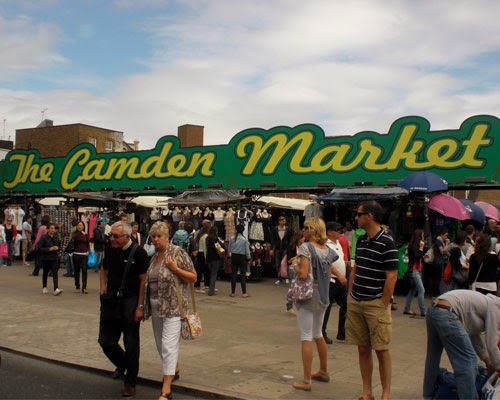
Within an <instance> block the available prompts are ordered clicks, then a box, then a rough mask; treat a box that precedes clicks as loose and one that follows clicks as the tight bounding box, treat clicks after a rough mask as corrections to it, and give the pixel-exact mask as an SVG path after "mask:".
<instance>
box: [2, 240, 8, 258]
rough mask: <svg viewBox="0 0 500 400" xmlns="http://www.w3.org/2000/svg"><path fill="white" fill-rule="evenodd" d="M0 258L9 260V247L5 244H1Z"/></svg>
mask: <svg viewBox="0 0 500 400" xmlns="http://www.w3.org/2000/svg"><path fill="white" fill-rule="evenodd" d="M0 257H2V258H9V246H8V245H7V243H5V242H4V243H2V244H0Z"/></svg>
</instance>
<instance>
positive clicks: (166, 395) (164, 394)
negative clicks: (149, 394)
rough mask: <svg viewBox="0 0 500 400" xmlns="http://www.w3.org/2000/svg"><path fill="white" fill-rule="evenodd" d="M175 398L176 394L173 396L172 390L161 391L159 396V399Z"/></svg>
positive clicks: (168, 399) (169, 399) (170, 399)
mask: <svg viewBox="0 0 500 400" xmlns="http://www.w3.org/2000/svg"><path fill="white" fill-rule="evenodd" d="M173 398H174V396H172V392H170V393H163V392H161V393H160V397H159V398H158V400H162V399H166V400H172V399H173Z"/></svg>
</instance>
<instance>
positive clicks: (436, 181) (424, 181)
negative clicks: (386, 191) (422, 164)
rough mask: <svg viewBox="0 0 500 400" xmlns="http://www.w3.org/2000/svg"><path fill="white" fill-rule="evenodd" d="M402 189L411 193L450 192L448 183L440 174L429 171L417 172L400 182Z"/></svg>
mask: <svg viewBox="0 0 500 400" xmlns="http://www.w3.org/2000/svg"><path fill="white" fill-rule="evenodd" d="M398 186H399V187H402V188H404V189H406V190H408V191H409V192H424V193H431V192H442V191H445V190H448V182H446V181H445V180H444V179H443V178H441V177H440V176H439V175H438V174H435V173H433V172H427V171H417V172H413V173H412V174H410V175H408V176H407V177H406V178H404V179H402V180H401V181H400V182H399V185H398Z"/></svg>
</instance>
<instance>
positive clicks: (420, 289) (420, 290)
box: [405, 270, 425, 315]
mask: <svg viewBox="0 0 500 400" xmlns="http://www.w3.org/2000/svg"><path fill="white" fill-rule="evenodd" d="M412 276H413V282H415V284H414V285H413V287H411V288H410V291H409V292H408V294H407V295H406V304H405V311H410V309H411V302H412V301H413V297H414V296H415V292H417V297H418V307H419V308H420V314H421V315H424V314H425V303H424V293H425V289H424V284H423V283H422V275H421V273H420V272H418V271H415V270H413V271H412Z"/></svg>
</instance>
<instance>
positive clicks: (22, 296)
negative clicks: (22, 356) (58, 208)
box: [0, 262, 446, 399]
mask: <svg viewBox="0 0 500 400" xmlns="http://www.w3.org/2000/svg"><path fill="white" fill-rule="evenodd" d="M29 272H31V267H26V266H22V265H21V263H20V262H16V263H15V264H14V266H13V267H0V293H1V305H2V307H1V308H0V348H8V349H12V350H16V351H20V352H24V353H28V354H32V355H35V356H38V357H44V358H47V359H51V360H58V361H61V362H65V363H70V364H77V365H82V366H85V367H90V368H96V369H99V370H109V371H111V370H112V369H113V368H114V367H113V366H112V365H111V364H110V363H109V361H108V360H107V359H106V357H105V356H104V355H103V353H102V352H101V349H100V346H99V345H98V343H97V333H98V321H99V296H98V287H99V283H98V282H99V277H98V275H99V274H97V273H94V272H92V271H90V272H89V283H88V289H89V294H88V295H84V294H81V293H75V292H74V290H73V287H74V283H73V279H72V278H66V277H63V276H62V274H63V273H64V269H62V270H61V271H60V272H59V275H60V277H59V281H60V287H61V288H62V289H64V293H63V294H61V295H60V296H58V297H55V296H53V295H52V290H51V287H52V281H51V280H50V279H51V278H49V285H48V286H49V294H42V287H41V276H40V277H32V276H28V274H29ZM217 288H218V292H217V294H216V295H215V296H213V297H208V296H206V295H204V294H196V300H197V307H198V312H199V313H200V315H201V319H202V323H203V331H204V333H203V336H202V337H201V338H199V339H197V340H195V341H191V342H186V341H182V343H181V350H180V366H181V379H180V380H179V381H177V382H176V383H177V386H179V387H185V388H187V389H192V390H199V391H202V392H207V393H213V394H215V395H219V396H221V397H226V398H240V399H357V398H358V397H359V395H360V394H361V389H362V388H361V378H360V374H359V368H358V356H357V350H356V347H355V346H350V345H347V344H344V343H336V342H334V343H333V344H332V345H329V346H328V349H329V354H328V363H329V364H328V366H329V369H330V374H331V378H332V379H331V381H330V383H322V382H313V388H312V391H311V392H303V391H296V390H294V389H293V388H292V386H291V384H292V383H293V382H294V380H300V379H301V378H302V362H301V356H300V341H299V333H298V328H297V324H296V320H295V317H294V316H292V315H290V314H288V313H286V312H285V292H286V287H285V285H274V280H271V279H268V280H264V281H261V282H254V283H249V284H248V292H249V293H250V294H251V297H250V298H247V299H244V298H242V297H241V292H240V287H238V288H237V297H235V298H231V297H229V293H230V283H229V282H226V281H220V282H218V283H217ZM397 300H398V303H399V309H398V310H397V311H394V312H393V317H394V322H393V341H392V344H391V353H392V360H393V383H392V388H393V389H392V396H393V398H394V399H417V398H421V387H422V377H423V369H424V360H425V346H426V337H425V320H422V319H415V318H409V317H408V316H406V315H403V310H402V308H403V303H404V298H398V299H397ZM414 308H415V309H417V304H416V299H415V301H414ZM337 317H338V308H334V309H333V310H332V315H331V317H330V324H329V326H330V330H329V335H330V336H331V337H332V338H334V337H335V335H336V326H337ZM444 359H446V357H444ZM316 368H318V357H317V353H315V354H314V359H313V370H315V369H316ZM139 375H140V376H141V377H143V378H146V379H151V380H155V381H158V382H160V381H161V369H160V360H159V356H158V353H157V351H156V347H155V344H154V339H153V334H152V329H151V322H150V321H146V322H145V323H143V324H142V327H141V364H140V372H139ZM373 382H374V392H375V398H380V395H381V388H380V384H379V377H378V363H377V361H376V358H375V360H374V376H373Z"/></svg>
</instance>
